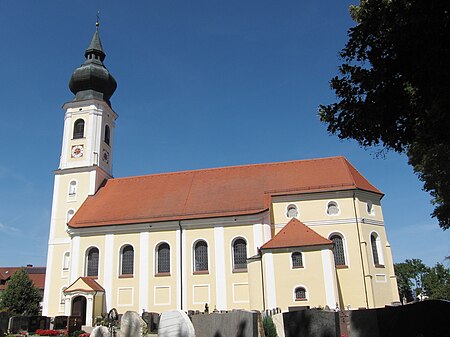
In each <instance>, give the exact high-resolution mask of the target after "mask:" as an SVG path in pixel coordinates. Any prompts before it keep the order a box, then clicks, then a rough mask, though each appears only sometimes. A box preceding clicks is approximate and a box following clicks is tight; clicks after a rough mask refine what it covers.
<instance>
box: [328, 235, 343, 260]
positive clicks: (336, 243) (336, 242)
mask: <svg viewBox="0 0 450 337" xmlns="http://www.w3.org/2000/svg"><path fill="white" fill-rule="evenodd" d="M330 240H331V241H333V254H334V264H335V265H336V266H345V265H346V263H345V253H344V242H343V240H342V237H341V236H340V235H332V236H331V237H330Z"/></svg>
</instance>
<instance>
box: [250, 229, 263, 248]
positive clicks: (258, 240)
mask: <svg viewBox="0 0 450 337" xmlns="http://www.w3.org/2000/svg"><path fill="white" fill-rule="evenodd" d="M264 242H265V241H264V235H263V225H262V224H254V225H253V252H252V254H251V255H256V254H258V248H259V247H261V246H262V245H263V244H264Z"/></svg>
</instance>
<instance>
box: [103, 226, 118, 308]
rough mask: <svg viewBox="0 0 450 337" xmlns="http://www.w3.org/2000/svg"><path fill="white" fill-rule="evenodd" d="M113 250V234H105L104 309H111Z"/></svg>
mask: <svg viewBox="0 0 450 337" xmlns="http://www.w3.org/2000/svg"><path fill="white" fill-rule="evenodd" d="M114 255H115V252H114V234H106V235H105V253H104V261H105V263H104V267H103V269H104V271H103V275H104V278H103V287H104V288H105V297H106V311H107V312H108V311H109V310H110V309H112V293H113V286H112V283H113V275H114V270H113V268H114V267H113V256H114Z"/></svg>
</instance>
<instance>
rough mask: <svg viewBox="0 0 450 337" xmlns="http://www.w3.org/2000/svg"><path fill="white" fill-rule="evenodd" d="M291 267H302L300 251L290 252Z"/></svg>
mask: <svg viewBox="0 0 450 337" xmlns="http://www.w3.org/2000/svg"><path fill="white" fill-rule="evenodd" d="M291 258H292V268H302V267H303V256H302V253H300V252H295V253H292V256H291Z"/></svg>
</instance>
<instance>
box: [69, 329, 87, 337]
mask: <svg viewBox="0 0 450 337" xmlns="http://www.w3.org/2000/svg"><path fill="white" fill-rule="evenodd" d="M83 333H86V331H84V330H77V331H74V332H73V333H72V337H78V336H79V335H81V334H83Z"/></svg>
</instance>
